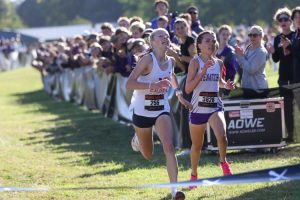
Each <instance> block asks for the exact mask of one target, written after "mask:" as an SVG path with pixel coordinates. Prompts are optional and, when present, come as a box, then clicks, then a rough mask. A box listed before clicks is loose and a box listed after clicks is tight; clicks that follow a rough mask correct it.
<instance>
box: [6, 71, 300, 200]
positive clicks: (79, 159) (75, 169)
mask: <svg viewBox="0 0 300 200" xmlns="http://www.w3.org/2000/svg"><path fill="white" fill-rule="evenodd" d="M297 115H298V118H297V119H299V113H298V114H297ZM298 123H299V121H298ZM297 126H298V127H299V124H297ZM297 130H298V131H299V130H300V129H299V128H298V129H297ZM132 135H133V130H132V128H131V127H128V126H125V125H121V124H119V123H117V122H114V121H112V120H111V119H107V118H104V117H103V115H101V113H99V112H89V111H87V110H85V109H83V108H80V107H78V106H75V105H73V104H71V103H65V102H58V101H55V100H53V99H52V98H51V97H49V96H48V95H47V94H46V93H45V92H44V91H43V90H42V85H41V80H40V76H39V74H38V73H37V72H36V71H34V70H33V69H31V68H22V69H18V70H15V71H12V72H6V73H1V74H0V152H1V153H0V186H16V187H46V188H50V190H49V191H47V192H2V193H0V199H1V200H2V199H5V200H6V199H21V200H27V199H43V200H44V199H49V200H50V199H51V200H54V199H55V200H56V199H59V200H60V199H72V200H74V199H78V200H79V199H80V200H82V199H108V200H110V199H112V200H114V199H124V200H132V199H133V200H134V199H136V200H138V199H170V195H169V190H168V189H131V190H129V189H115V190H109V189H105V190H104V189H102V190H101V189H98V190H84V188H86V187H115V186H137V185H144V184H149V183H162V182H168V178H167V174H166V169H165V160H164V155H163V152H162V148H161V146H160V145H159V144H156V145H155V155H154V157H153V160H151V161H145V160H144V159H143V158H142V157H141V155H140V154H138V153H135V152H133V151H132V150H131V148H130V139H131V136H132ZM298 135H299V133H298ZM228 158H229V160H230V161H233V164H232V168H233V170H234V172H235V173H240V172H247V171H249V170H258V169H265V168H270V167H277V166H282V165H289V164H296V163H300V145H299V144H294V145H291V146H289V147H288V148H285V149H283V150H281V151H279V153H278V154H258V153H256V154H255V153H237V152H232V153H230V154H229V155H228ZM179 167H180V171H179V179H180V180H187V179H188V178H189V174H190V170H189V167H190V164H189V159H188V158H180V159H179ZM219 175H221V171H220V169H219V167H218V157H217V156H216V155H213V154H203V156H202V160H201V164H200V167H199V176H200V177H201V178H205V177H214V176H219ZM67 187H69V188H70V187H72V188H82V190H57V188H67ZM299 188H300V182H280V183H258V184H243V185H231V186H213V187H200V188H198V189H195V190H193V191H190V192H187V193H186V195H187V199H232V200H237V199H247V200H254V199H297V198H299V197H300V190H299Z"/></svg>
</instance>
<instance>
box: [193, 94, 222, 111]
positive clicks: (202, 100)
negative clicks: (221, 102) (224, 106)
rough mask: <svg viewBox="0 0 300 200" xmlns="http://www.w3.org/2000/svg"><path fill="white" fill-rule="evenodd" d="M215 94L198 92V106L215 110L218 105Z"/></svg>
mask: <svg viewBox="0 0 300 200" xmlns="http://www.w3.org/2000/svg"><path fill="white" fill-rule="evenodd" d="M218 98H219V97H218V93H217V92H200V94H199V98H198V106H200V107H210V108H215V107H217V105H218Z"/></svg>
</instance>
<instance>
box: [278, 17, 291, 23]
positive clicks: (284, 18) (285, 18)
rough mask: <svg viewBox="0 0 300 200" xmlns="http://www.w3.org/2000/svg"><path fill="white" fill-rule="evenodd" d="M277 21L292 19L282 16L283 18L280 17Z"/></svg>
mask: <svg viewBox="0 0 300 200" xmlns="http://www.w3.org/2000/svg"><path fill="white" fill-rule="evenodd" d="M277 21H278V22H288V21H290V19H289V18H287V17H281V18H279V19H278V20H277Z"/></svg>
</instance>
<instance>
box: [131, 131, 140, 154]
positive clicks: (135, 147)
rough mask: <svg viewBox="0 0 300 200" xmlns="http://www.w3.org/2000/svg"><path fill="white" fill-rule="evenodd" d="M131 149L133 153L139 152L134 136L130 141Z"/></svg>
mask: <svg viewBox="0 0 300 200" xmlns="http://www.w3.org/2000/svg"><path fill="white" fill-rule="evenodd" d="M131 147H132V150H133V151H136V152H138V151H140V143H139V139H138V137H137V135H136V134H134V136H133V138H132V139H131Z"/></svg>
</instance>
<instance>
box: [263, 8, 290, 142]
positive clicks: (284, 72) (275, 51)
mask: <svg viewBox="0 0 300 200" xmlns="http://www.w3.org/2000/svg"><path fill="white" fill-rule="evenodd" d="M291 15H292V12H291V11H290V10H289V9H288V8H286V7H285V8H280V9H278V10H277V11H276V13H275V15H274V20H275V21H276V22H277V24H278V26H279V28H280V33H279V34H278V35H277V36H276V37H275V39H274V46H272V45H268V46H267V50H268V52H269V53H271V54H272V59H273V61H274V62H276V63H278V62H279V71H278V74H279V77H278V85H279V92H280V96H282V97H284V111H285V112H284V115H285V116H284V117H285V126H286V128H287V132H288V137H287V139H286V141H287V142H292V141H293V135H294V134H293V133H294V115H293V114H294V113H293V101H294V93H293V90H291V89H289V88H288V87H287V86H288V85H290V84H291V83H292V82H293V56H292V54H291V53H290V51H289V50H288V49H287V48H284V47H283V43H285V41H288V40H290V41H291V40H292V37H293V35H294V31H292V30H291V25H292V20H291Z"/></svg>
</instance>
